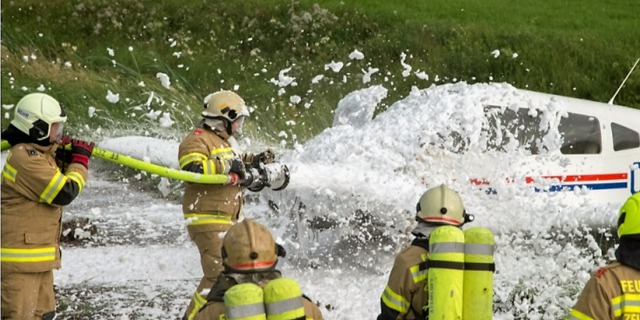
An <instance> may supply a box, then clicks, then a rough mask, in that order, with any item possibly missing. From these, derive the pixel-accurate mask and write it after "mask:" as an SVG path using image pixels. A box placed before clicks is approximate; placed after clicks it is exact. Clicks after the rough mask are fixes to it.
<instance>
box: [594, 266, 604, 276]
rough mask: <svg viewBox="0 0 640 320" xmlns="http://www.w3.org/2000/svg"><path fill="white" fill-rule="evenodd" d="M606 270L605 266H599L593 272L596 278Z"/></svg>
mask: <svg viewBox="0 0 640 320" xmlns="http://www.w3.org/2000/svg"><path fill="white" fill-rule="evenodd" d="M605 272H607V269H606V268H600V269H598V270H596V272H595V273H594V274H593V275H594V276H595V277H596V278H600V277H602V275H603V274H604V273H605Z"/></svg>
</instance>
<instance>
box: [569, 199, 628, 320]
mask: <svg viewBox="0 0 640 320" xmlns="http://www.w3.org/2000/svg"><path fill="white" fill-rule="evenodd" d="M618 237H619V238H620V245H619V246H618V248H617V249H616V252H615V255H616V260H617V261H614V262H612V263H610V264H608V265H606V266H605V267H602V268H600V269H598V270H597V271H596V272H595V273H594V274H593V276H592V277H591V279H589V281H587V284H586V285H585V287H584V289H583V290H582V293H581V294H580V297H579V298H578V301H577V302H576V305H575V306H574V307H573V309H571V314H570V316H569V319H571V320H606V319H611V320H613V319H640V193H636V194H634V195H632V196H631V197H629V199H628V200H627V201H626V202H625V203H624V204H623V205H622V207H621V208H620V212H619V213H618Z"/></svg>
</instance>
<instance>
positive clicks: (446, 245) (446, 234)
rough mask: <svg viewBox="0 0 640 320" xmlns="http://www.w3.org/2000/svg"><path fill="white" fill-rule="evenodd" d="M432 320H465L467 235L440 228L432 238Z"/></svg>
mask: <svg viewBox="0 0 640 320" xmlns="http://www.w3.org/2000/svg"><path fill="white" fill-rule="evenodd" d="M428 259H429V261H428V265H429V272H428V275H427V277H428V288H427V289H428V297H429V298H428V307H429V319H439V320H441V319H442V320H453V319H455V320H459V319H462V306H463V300H462V299H463V284H464V233H463V232H462V230H461V229H460V228H458V227H454V226H441V227H438V228H436V229H435V230H433V232H432V233H431V235H430V237H429V253H428Z"/></svg>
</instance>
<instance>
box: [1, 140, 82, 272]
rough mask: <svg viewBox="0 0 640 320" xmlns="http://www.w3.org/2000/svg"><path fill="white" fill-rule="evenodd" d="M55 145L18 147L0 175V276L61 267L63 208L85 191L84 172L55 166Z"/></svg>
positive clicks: (12, 151)
mask: <svg viewBox="0 0 640 320" xmlns="http://www.w3.org/2000/svg"><path fill="white" fill-rule="evenodd" d="M56 147H57V145H52V146H48V147H43V146H40V145H37V144H33V143H20V144H17V145H15V146H13V147H12V148H11V150H10V151H9V155H8V156H7V161H6V163H5V166H4V168H3V169H2V182H1V184H2V185H1V186H2V209H1V212H2V213H1V216H2V221H1V223H2V240H1V241H2V249H0V254H1V258H0V260H1V261H2V266H1V267H2V270H3V271H15V272H43V271H48V270H51V269H54V268H59V267H60V246H59V241H60V233H61V223H60V221H61V218H62V204H66V203H69V202H70V201H71V200H73V199H74V198H75V197H76V196H77V195H78V193H79V192H80V190H81V189H82V188H83V187H84V184H85V180H86V178H87V169H86V168H85V167H84V166H82V165H81V164H77V163H72V164H70V165H69V167H68V169H67V172H65V173H64V174H63V173H62V172H60V170H59V169H58V167H57V166H56V161H55V158H54V150H55V148H56Z"/></svg>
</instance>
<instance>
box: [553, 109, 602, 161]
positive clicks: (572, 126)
mask: <svg viewBox="0 0 640 320" xmlns="http://www.w3.org/2000/svg"><path fill="white" fill-rule="evenodd" d="M558 130H559V131H560V134H561V136H562V138H563V143H562V147H561V148H560V152H562V153H563V154H599V153H600V152H601V151H602V139H601V137H602V134H601V132H600V121H598V119H597V118H595V117H592V116H585V115H582V114H576V113H569V115H568V116H567V117H566V118H562V119H561V120H560V126H559V127H558Z"/></svg>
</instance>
